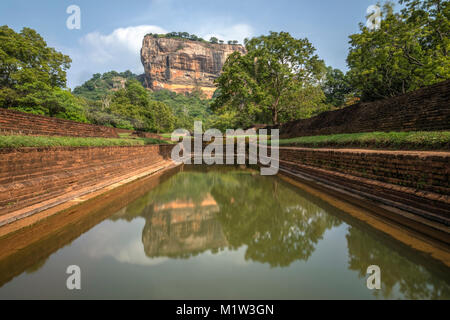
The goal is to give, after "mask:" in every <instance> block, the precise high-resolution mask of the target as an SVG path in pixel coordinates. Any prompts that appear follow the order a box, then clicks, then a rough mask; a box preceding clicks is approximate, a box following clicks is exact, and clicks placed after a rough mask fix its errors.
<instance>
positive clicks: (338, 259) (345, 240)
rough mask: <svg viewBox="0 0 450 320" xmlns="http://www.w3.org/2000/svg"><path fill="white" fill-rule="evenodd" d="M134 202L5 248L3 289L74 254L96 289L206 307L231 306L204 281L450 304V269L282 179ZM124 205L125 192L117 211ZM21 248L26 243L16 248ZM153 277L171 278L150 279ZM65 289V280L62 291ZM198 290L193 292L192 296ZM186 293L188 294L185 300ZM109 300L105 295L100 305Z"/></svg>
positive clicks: (243, 177) (193, 185)
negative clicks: (220, 302)
mask: <svg viewBox="0 0 450 320" xmlns="http://www.w3.org/2000/svg"><path fill="white" fill-rule="evenodd" d="M131 198H133V201H132V202H131V203H129V204H128V205H126V206H125V207H123V206H124V205H123V204H122V205H119V204H117V206H116V205H115V204H113V205H111V204H109V205H108V206H107V209H102V210H100V211H98V210H97V209H96V210H97V211H98V212H97V211H95V212H92V213H89V214H87V213H83V214H80V218H78V219H77V220H73V218H71V219H72V220H68V223H67V225H66V224H65V225H64V226H62V225H60V222H61V221H62V220H61V218H59V219H56V217H55V221H56V220H57V221H58V222H59V224H57V225H58V229H57V230H59V231H56V232H53V233H49V235H48V236H46V237H45V238H43V239H39V240H38V241H34V242H32V243H30V245H28V246H27V247H25V248H24V249H21V250H13V249H11V250H9V251H10V252H13V253H12V254H9V255H8V254H1V252H0V286H1V285H3V284H5V283H7V285H6V286H5V287H6V288H5V287H0V297H2V296H4V295H5V294H6V295H8V294H9V292H21V291H22V290H21V289H22V287H21V286H23V283H27V279H28V278H27V277H36V278H45V276H47V277H53V275H54V271H51V270H47V269H48V266H49V265H53V266H54V267H55V268H56V267H57V270H59V269H61V270H64V268H65V267H66V263H67V261H68V260H70V261H72V259H73V257H76V259H78V260H77V261H82V262H83V263H85V265H90V267H89V270H91V272H93V271H92V270H96V269H99V270H102V272H104V270H108V272H109V273H110V276H109V277H108V278H104V276H103V273H101V274H99V275H97V277H96V278H94V277H93V278H92V279H91V282H92V283H93V282H94V281H96V280H95V279H100V280H98V281H102V280H101V279H104V281H105V283H108V281H111V279H122V278H123V277H122V275H123V274H127V277H125V278H127V279H129V280H130V283H132V281H131V279H134V283H139V284H141V286H139V287H142V291H143V292H145V293H146V292H148V291H149V290H153V289H154V288H164V290H165V292H169V291H170V290H173V291H170V292H171V293H170V294H169V293H167V296H165V297H166V298H180V297H181V298H195V297H196V295H195V294H196V293H198V294H199V297H200V298H213V297H217V298H223V296H220V295H219V296H214V295H213V296H210V295H211V294H216V293H217V292H218V291H217V290H216V289H215V288H211V289H208V288H209V286H210V284H211V283H212V282H211V281H212V280H209V281H206V280H205V279H206V278H207V277H208V276H209V277H210V279H214V281H217V283H218V286H220V287H221V288H222V290H220V292H226V291H227V290H228V291H229V292H232V293H233V295H231V296H226V298H258V297H259V298H274V296H272V295H270V294H271V289H270V290H269V288H274V292H283V294H284V295H283V296H275V298H285V299H289V298H346V297H348V298H355V297H356V298H360V297H361V298H362V297H365V298H367V297H373V298H385V299H392V298H408V299H449V298H450V285H449V283H450V279H449V272H448V271H449V269H448V268H447V267H445V266H443V265H439V264H435V263H432V262H431V259H430V258H429V257H427V256H423V255H421V254H418V253H417V252H416V251H413V250H412V249H411V248H409V247H407V246H405V245H401V244H400V243H399V242H398V241H396V240H394V239H391V238H389V237H387V236H381V235H380V234H379V233H377V232H374V230H373V229H372V228H370V227H368V226H367V225H365V224H364V223H362V222H360V221H359V222H357V221H355V219H353V218H351V216H350V215H349V214H347V213H346V212H343V211H341V210H339V209H337V208H336V207H333V206H332V205H331V204H330V203H328V202H326V201H324V200H322V199H320V198H318V197H316V196H313V195H312V194H310V193H308V192H306V191H305V190H302V189H301V188H298V187H294V186H292V185H290V184H288V183H287V182H285V181H283V180H281V179H279V178H277V177H261V176H260V175H259V172H257V171H255V172H253V171H251V170H240V169H232V168H231V169H230V168H223V167H222V168H213V169H211V168H201V169H199V168H198V167H191V168H188V170H186V171H184V172H179V173H177V174H175V175H173V176H167V177H165V178H164V180H163V181H162V183H160V184H155V187H154V188H153V189H152V190H151V191H149V192H147V193H144V192H142V194H139V196H137V195H136V196H135V195H134V194H133V195H132V196H131ZM124 199H125V195H122V198H118V200H120V201H118V203H123V202H124ZM134 199H136V200H134ZM114 203H115V202H114ZM108 208H109V209H108ZM119 208H122V209H120V210H119ZM117 210H119V211H117ZM108 211H109V212H111V211H113V212H116V213H115V214H113V215H110V214H108ZM70 217H73V215H67V217H66V218H67V219H69V218H70ZM105 218H106V220H104V219H105ZM49 224H50V225H51V223H49ZM36 230H37V232H39V230H40V229H39V226H37V227H36ZM37 232H31V233H30V232H29V233H27V234H34V235H36V234H37ZM18 239H19V240H20V239H22V238H18ZM16 242H23V241H22V240H21V241H9V243H13V244H14V243H16ZM68 244H70V245H68ZM0 247H2V243H1V242H0ZM55 252H58V254H54V253H55ZM58 255H59V256H62V258H61V259H62V260H61V261H59V262H58ZM64 255H65V257H64ZM194 257H196V258H194ZM111 258H112V259H111ZM59 264H62V266H60V265H59ZM373 264H376V265H379V266H380V267H381V270H382V279H381V280H382V290H381V291H376V290H375V291H369V290H367V288H366V287H365V279H366V277H367V275H366V270H367V267H368V266H370V265H373ZM100 266H103V267H100ZM269 267H270V268H269ZM85 268H88V267H85ZM105 268H106V269H105ZM138 268H142V269H138ZM159 268H161V269H159ZM178 268H179V269H178ZM199 270H200V271H199ZM185 274H189V275H190V276H189V277H185ZM17 275H20V276H17ZM62 276H64V273H62ZM14 277H16V278H15V279H13V278H14ZM191 278H192V281H193V283H189V280H190V279H191ZM325 278H326V279H325ZM12 279H13V280H12ZM155 279H164V281H163V280H160V281H161V282H151V281H157V280H155ZM171 279H176V280H173V282H172V280H171ZM218 279H222V280H220V281H219V280H218ZM203 280H204V281H203ZM21 281H22V282H21ZM61 281H63V282H64V279H63V280H61ZM146 281H149V282H148V283H146ZM202 281H203V282H204V283H202ZM214 281H213V282H214ZM219 282H220V283H219ZM180 283H185V285H184V286H182V285H180ZM102 285H103V283H100V285H99V287H100V288H101V287H102ZM171 285H172V287H171ZM121 286H122V287H123V288H122V289H124V290H125V289H127V290H132V288H133V289H134V288H135V285H134V286H132V285H130V286H129V287H128V285H127V283H122V284H121ZM252 286H253V287H255V288H257V287H258V286H260V288H261V289H254V290H252V289H250V288H252ZM264 286H266V287H264ZM34 287H37V286H34ZM59 287H60V284H59V282H58V283H57V284H55V288H59ZM193 287H195V288H196V289H195V290H197V291H195V292H192V290H193V289H192V288H193ZM275 287H276V288H275ZM169 288H173V289H169ZM183 289H186V290H187V291H186V292H189V294H192V295H186V296H182V295H181V296H180V295H179V294H180V290H183ZM14 290H17V291H14ZM55 290H59V289H55ZM202 290H206V291H207V290H210V291H208V293H207V294H206V295H202V294H204V292H206V291H202ZM264 290H266V291H264ZM277 290H278V291H277ZM86 292H87V291H86ZM109 292H110V290H109V289H107V288H106V287H105V289H104V291H100V289H99V293H98V295H96V296H95V297H103V296H104V295H105V294H108V293H109ZM130 292H133V291H130ZM158 293H159V294H161V290H160V289H158V291H155V296H153V298H163V297H162V296H160V295H158ZM239 293H242V296H239V295H238V294H239ZM63 294H66V293H64V292H63ZM124 294H125V293H124ZM130 297H131V296H126V298H130Z"/></svg>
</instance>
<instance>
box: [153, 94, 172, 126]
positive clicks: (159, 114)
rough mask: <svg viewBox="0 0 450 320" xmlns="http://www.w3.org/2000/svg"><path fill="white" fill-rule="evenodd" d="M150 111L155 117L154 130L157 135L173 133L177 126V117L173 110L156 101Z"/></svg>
mask: <svg viewBox="0 0 450 320" xmlns="http://www.w3.org/2000/svg"><path fill="white" fill-rule="evenodd" d="M150 109H151V111H152V114H153V117H154V125H153V129H154V130H155V131H156V133H164V132H172V131H173V129H174V126H175V117H174V115H173V113H172V110H170V108H169V107H168V106H167V105H166V104H165V103H162V102H158V101H154V102H152V103H151V106H150Z"/></svg>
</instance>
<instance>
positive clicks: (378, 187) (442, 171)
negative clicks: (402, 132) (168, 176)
mask: <svg viewBox="0 0 450 320" xmlns="http://www.w3.org/2000/svg"><path fill="white" fill-rule="evenodd" d="M280 168H281V169H286V170H288V171H290V172H299V173H304V174H307V175H310V176H312V177H314V178H319V179H321V180H322V181H323V183H325V184H328V183H335V184H336V185H337V186H338V187H346V188H348V190H355V191H357V192H360V191H361V192H364V193H366V194H367V195H370V196H373V197H374V198H378V199H381V200H383V201H384V200H387V201H392V202H395V203H400V204H403V205H406V206H408V207H405V208H406V210H412V211H417V212H420V213H421V214H424V215H425V216H427V218H431V219H434V220H436V219H437V220H436V221H441V220H442V221H444V220H445V221H447V223H448V222H450V197H449V195H450V180H449V175H450V153H449V152H424V151H417V152H415V151H372V150H340V149H306V148H287V147H286V148H280ZM403 209H404V208H403ZM442 217H443V218H442Z"/></svg>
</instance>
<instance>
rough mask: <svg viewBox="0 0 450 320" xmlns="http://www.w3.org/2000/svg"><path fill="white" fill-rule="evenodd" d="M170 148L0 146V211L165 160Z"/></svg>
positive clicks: (151, 146) (164, 146)
mask: <svg viewBox="0 0 450 320" xmlns="http://www.w3.org/2000/svg"><path fill="white" fill-rule="evenodd" d="M172 148H173V145H148V146H132V147H81V148H74V147H58V148H20V149H0V214H2V213H6V212H10V211H12V210H13V209H19V208H23V207H26V206H28V205H32V204H35V203H39V202H42V201H44V200H48V199H52V198H53V197H56V196H58V195H62V194H65V193H67V192H69V191H72V190H76V189H80V188H82V187H86V186H90V185H94V184H97V183H99V182H101V181H102V180H105V179H109V178H114V177H118V176H121V175H124V174H127V173H130V172H133V171H135V170H138V169H141V168H145V167H148V166H151V165H153V164H156V163H157V162H160V161H163V160H167V159H169V158H170V153H171V150H172Z"/></svg>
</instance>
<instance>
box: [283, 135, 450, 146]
mask: <svg viewBox="0 0 450 320" xmlns="http://www.w3.org/2000/svg"><path fill="white" fill-rule="evenodd" d="M279 143H280V146H299V147H310V148H326V147H335V148H345V147H349V148H374V149H380V148H386V149H404V150H450V131H433V132H423V131H421V132H369V133H350V134H333V135H323V136H312V137H297V138H291V139H281V140H279Z"/></svg>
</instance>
